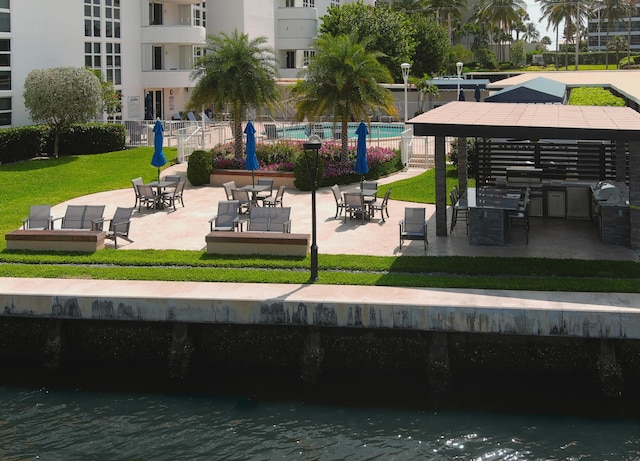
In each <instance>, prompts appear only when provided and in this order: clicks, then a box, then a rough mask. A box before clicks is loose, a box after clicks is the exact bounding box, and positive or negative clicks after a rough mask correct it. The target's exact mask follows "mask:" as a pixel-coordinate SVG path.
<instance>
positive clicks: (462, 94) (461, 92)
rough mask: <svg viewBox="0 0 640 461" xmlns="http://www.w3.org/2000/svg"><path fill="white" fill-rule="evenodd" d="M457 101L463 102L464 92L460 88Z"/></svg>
mask: <svg viewBox="0 0 640 461" xmlns="http://www.w3.org/2000/svg"><path fill="white" fill-rule="evenodd" d="M458 101H464V90H463V89H462V88H460V94H459V95H458Z"/></svg>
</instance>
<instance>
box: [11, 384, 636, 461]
mask: <svg viewBox="0 0 640 461" xmlns="http://www.w3.org/2000/svg"><path fill="white" fill-rule="evenodd" d="M588 405H589V402H585V406H588ZM409 407H410V406H409ZM88 459H90V460H110V461H115V460H285V459H286V460H478V461H480V460H482V461H486V460H512V461H515V460H637V459H640V420H636V419H633V418H603V417H585V416H575V415H574V416H572V415H569V414H562V409H560V411H558V412H555V413H549V414H545V413H540V412H538V413H520V412H508V411H479V410H474V411H470V410H465V409H451V408H450V409H446V410H435V409H428V408H419V409H418V408H407V407H403V408H398V407H393V406H385V407H383V406H377V405H376V404H375V402H372V404H371V405H368V406H345V405H336V404H331V403H328V402H323V403H319V402H313V403H310V402H305V401H303V400H295V401H287V400H256V399H254V398H248V397H245V396H242V395H238V396H233V395H225V396H215V395H204V394H186V393H140V392H121V391H118V392H105V391H98V390H79V389H64V388H55V389H47V388H30V387H15V386H5V387H0V460H2V461H18V460H20V461H25V460H65V461H72V460H83V461H84V460H88Z"/></svg>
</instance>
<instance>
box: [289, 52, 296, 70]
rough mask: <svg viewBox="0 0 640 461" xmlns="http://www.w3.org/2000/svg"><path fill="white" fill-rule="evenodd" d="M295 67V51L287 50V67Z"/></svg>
mask: <svg viewBox="0 0 640 461" xmlns="http://www.w3.org/2000/svg"><path fill="white" fill-rule="evenodd" d="M295 68H296V52H295V51H287V69H295Z"/></svg>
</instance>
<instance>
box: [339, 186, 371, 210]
mask: <svg viewBox="0 0 640 461" xmlns="http://www.w3.org/2000/svg"><path fill="white" fill-rule="evenodd" d="M340 192H342V195H343V196H344V195H348V194H359V195H362V196H363V197H364V202H365V206H366V207H367V208H369V209H368V210H367V218H372V217H373V216H374V212H375V210H374V209H373V207H371V204H372V203H373V202H375V195H374V194H375V193H376V191H374V190H373V189H362V188H361V187H360V184H358V185H357V186H347V187H344V188H341V189H340Z"/></svg>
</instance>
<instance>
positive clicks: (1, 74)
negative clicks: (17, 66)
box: [0, 70, 11, 90]
mask: <svg viewBox="0 0 640 461" xmlns="http://www.w3.org/2000/svg"><path fill="white" fill-rule="evenodd" d="M10 89H11V71H9V70H0V90H10Z"/></svg>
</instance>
